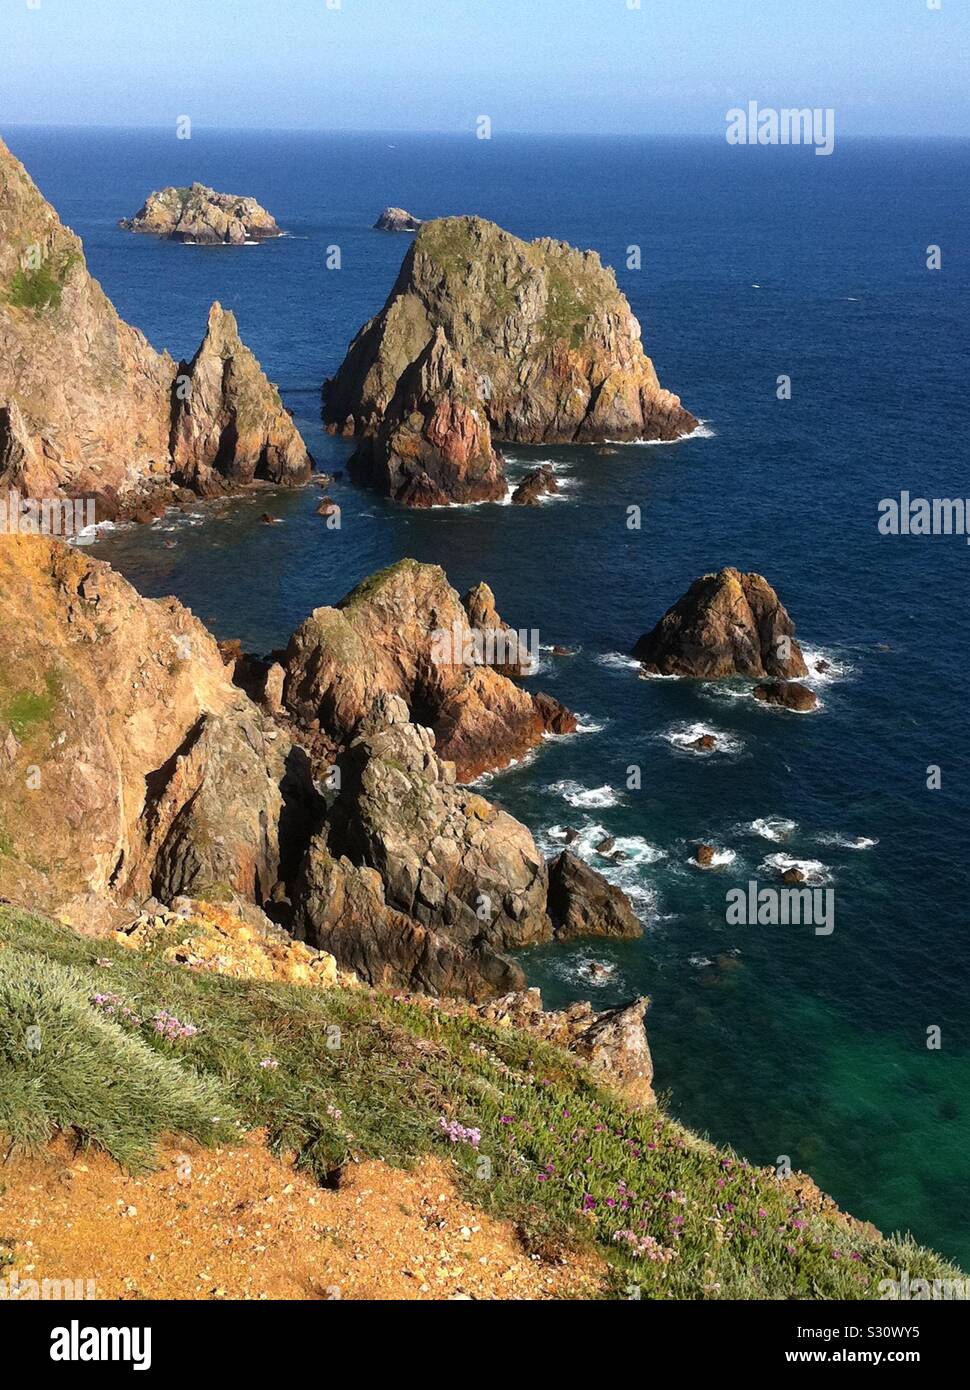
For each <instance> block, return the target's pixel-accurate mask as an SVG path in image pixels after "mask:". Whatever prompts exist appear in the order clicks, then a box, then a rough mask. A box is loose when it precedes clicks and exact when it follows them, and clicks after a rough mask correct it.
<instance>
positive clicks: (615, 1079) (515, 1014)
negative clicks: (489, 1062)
mask: <svg viewBox="0 0 970 1390" xmlns="http://www.w3.org/2000/svg"><path fill="white" fill-rule="evenodd" d="M649 1002H650V1001H649V1000H648V999H635V1000H633V1002H632V1003H629V1004H621V1005H620V1006H619V1007H618V1008H615V1009H607V1010H606V1011H605V1012H603V1013H596V1012H595V1011H594V1009H593V1007H592V1005H591V1004H590V1003H589V1002H588V1001H587V1000H580V1001H578V1002H577V1003H575V1004H570V1005H569V1007H568V1008H566V1009H558V1010H549V1011H546V1010H544V1009H543V1007H542V997H541V995H540V993H539V991H538V990H537V989H529V990H523V991H520V992H518V993H516V994H509V995H506V996H505V997H503V998H501V999H495V1000H493V1001H490V1002H489V1003H487V1004H482V1005H480V1006H479V1008H478V1010H477V1012H478V1014H479V1016H480V1017H481V1018H484V1019H486V1020H487V1021H488V1022H489V1023H494V1024H497V1025H498V1026H500V1027H503V1026H507V1027H512V1028H521V1029H522V1030H523V1031H525V1032H528V1033H532V1034H533V1035H534V1036H536V1037H539V1038H541V1039H542V1040H543V1042H549V1043H554V1044H555V1045H556V1046H557V1047H563V1048H565V1049H566V1050H567V1051H568V1052H572V1053H575V1055H576V1056H578V1057H581V1058H582V1059H583V1060H584V1061H586V1062H588V1063H589V1066H590V1068H591V1070H592V1071H593V1073H594V1074H595V1076H596V1079H597V1081H599V1082H601V1083H602V1084H603V1085H605V1086H608V1087H610V1089H611V1090H614V1091H617V1092H618V1093H619V1094H620V1095H622V1096H623V1097H624V1098H625V1099H626V1101H627V1102H628V1103H629V1104H630V1105H631V1106H633V1108H634V1109H638V1110H639V1109H643V1108H645V1107H646V1106H649V1105H654V1104H655V1103H656V1097H655V1096H654V1093H653V1058H652V1057H651V1056H650V1047H649V1044H648V1042H647V1034H646V1031H645V1029H644V1026H643V1019H644V1014H645V1013H646V1010H647V1007H648V1005H649Z"/></svg>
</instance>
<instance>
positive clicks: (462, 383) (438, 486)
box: [351, 328, 507, 507]
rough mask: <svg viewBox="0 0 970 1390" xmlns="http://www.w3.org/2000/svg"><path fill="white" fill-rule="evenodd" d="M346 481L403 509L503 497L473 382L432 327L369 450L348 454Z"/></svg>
mask: <svg viewBox="0 0 970 1390" xmlns="http://www.w3.org/2000/svg"><path fill="white" fill-rule="evenodd" d="M351 475H352V476H354V477H357V478H360V479H361V480H362V481H363V482H372V483H374V484H375V485H376V486H377V487H379V488H380V490H381V492H383V493H384V494H385V495H386V496H388V497H392V498H393V499H394V500H395V502H402V503H404V504H405V505H407V506H410V507H440V506H447V505H448V504H449V503H451V502H496V501H500V500H501V499H503V498H504V497H505V495H506V492H507V487H506V483H505V474H504V472H503V469H502V461H501V459H500V458H499V456H498V455H497V454H496V453H495V451H494V450H493V448H492V444H491V435H490V433H489V428H488V419H487V417H486V414H485V410H484V407H483V406H482V404H481V402H480V401H479V400H478V398H477V395H476V389H475V383H474V379H473V377H472V375H471V373H470V372H469V370H468V368H467V367H466V366H464V365H463V363H462V362H460V361H459V359H458V358H457V357H456V355H455V353H454V352H453V350H452V349H451V347H450V346H449V344H448V340H447V339H446V337H445V335H444V333H443V332H442V330H441V329H440V328H439V329H438V331H437V332H436V334H435V336H434V337H433V338H432V339H431V341H430V343H429V344H428V346H427V347H426V348H425V350H424V351H423V352H422V353H421V355H420V357H419V358H418V359H417V361H416V362H414V363H412V365H411V366H410V367H408V369H407V371H406V372H404V374H403V376H402V377H401V380H400V382H399V383H398V389H397V393H396V395H395V397H394V401H393V402H392V405H391V409H389V410H388V412H387V414H386V415H385V417H384V419H383V420H382V421H381V424H380V426H379V428H378V431H377V436H376V439H375V440H374V443H373V448H372V449H370V450H369V451H368V452H367V453H366V455H365V454H364V453H363V452H361V453H358V454H357V455H355V456H354V459H353V460H351Z"/></svg>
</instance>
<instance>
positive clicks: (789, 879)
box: [781, 868, 805, 883]
mask: <svg viewBox="0 0 970 1390" xmlns="http://www.w3.org/2000/svg"><path fill="white" fill-rule="evenodd" d="M781 881H782V883H804V882H805V874H804V872H803V871H802V870H801V869H794V868H792V869H785V870H784V871H783V872H782V875H781Z"/></svg>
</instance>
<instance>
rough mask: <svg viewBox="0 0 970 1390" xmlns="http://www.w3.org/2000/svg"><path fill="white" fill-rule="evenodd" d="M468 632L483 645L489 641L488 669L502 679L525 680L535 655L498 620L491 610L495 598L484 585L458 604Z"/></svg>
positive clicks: (498, 617)
mask: <svg viewBox="0 0 970 1390" xmlns="http://www.w3.org/2000/svg"><path fill="white" fill-rule="evenodd" d="M461 606H462V608H464V610H465V612H466V613H467V614H468V622H469V625H470V626H471V627H472V629H473V630H474V631H475V632H477V633H480V634H481V635H482V638H483V639H485V640H486V641H487V639H488V638H489V637H491V638H492V650H491V651H489V650H488V649H487V648H486V649H485V655H486V658H488V657H489V656H490V657H491V659H490V660H489V663H488V664H489V665H490V666H491V667H492V669H493V670H495V671H498V672H500V673H501V675H503V676H510V677H516V676H527V675H528V674H529V672H530V671H531V669H532V667H533V665H534V664H535V653H534V652H530V651H529V649H528V643H527V642H526V643H522V642H521V641H520V639H519V635H518V633H517V632H516V631H515V629H514V628H512V627H510V626H509V624H508V623H507V622H506V621H505V620H504V618H501V617H500V616H499V613H498V609H497V608H496V607H495V595H494V594H493V593H492V591H491V589H490V588H489V586H488V585H487V584H486V583H485V582H484V580H482V581H481V583H479V584H476V585H475V587H474V588H473V589H469V590H468V593H467V594H465V596H464V597H463V599H462V601H461Z"/></svg>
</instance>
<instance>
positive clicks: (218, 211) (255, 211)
mask: <svg viewBox="0 0 970 1390" xmlns="http://www.w3.org/2000/svg"><path fill="white" fill-rule="evenodd" d="M118 226H119V227H121V228H122V229H123V230H124V231H126V232H151V233H152V234H153V235H154V236H159V237H164V238H166V239H167V240H169V241H189V242H195V243H197V244H198V245H200V246H222V245H226V244H228V245H230V246H242V245H243V244H244V243H245V242H247V241H265V240H267V239H269V238H270V237H278V236H282V232H281V231H280V229H279V227H278V226H277V224H276V219H275V217H273V216H272V215H271V214H270V213H268V212H267V211H266V209H265V208H264V207H260V205H259V203H257V201H256V199H255V198H240V197H238V196H237V195H236V194H234V193H217V192H216V190H215V189H214V188H209V187H207V186H206V184H204V183H193V184H191V185H189V186H188V187H185V188H171V187H170V188H163V189H161V190H160V191H159V192H157V193H152V194H150V196H149V197H148V198H147V199H146V201H145V203H144V205H143V206H142V208H141V209H140V211H138V212H136V213H135V215H134V217H124V218H122V219H121V221H120V222H119V223H118Z"/></svg>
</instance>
